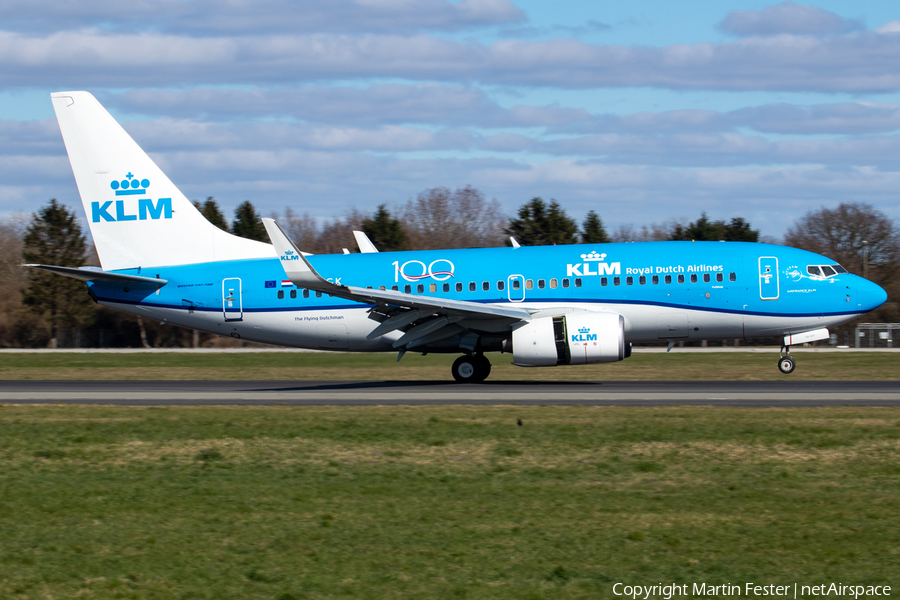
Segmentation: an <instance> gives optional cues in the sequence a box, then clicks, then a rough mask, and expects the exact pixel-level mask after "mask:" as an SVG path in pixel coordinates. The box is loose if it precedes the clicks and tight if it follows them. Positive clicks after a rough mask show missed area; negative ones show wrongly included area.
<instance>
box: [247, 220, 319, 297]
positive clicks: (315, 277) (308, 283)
mask: <svg viewBox="0 0 900 600" xmlns="http://www.w3.org/2000/svg"><path fill="white" fill-rule="evenodd" d="M262 222H263V225H265V227H266V232H267V233H268V234H269V239H270V240H272V245H274V246H275V252H276V253H277V254H278V258H280V259H281V266H282V267H283V268H284V274H285V275H287V276H288V279H290V280H291V282H293V284H294V285H296V286H297V287H299V288H309V289H321V287H322V285H323V284H324V285H325V286H329V285H333V284H330V283H328V282H327V281H326V280H325V279H324V278H323V277H322V276H321V275H319V274H318V273H316V270H315V269H314V268H313V266H312V265H311V264H309V261H308V260H306V257H305V256H304V255H303V253H302V252H300V250H298V249H297V246H295V245H294V242H292V241H291V240H290V238H288V236H287V235H285V233H284V231H282V229H281V227H280V226H279V225H278V223H276V222H275V219H268V218H263V220H262Z"/></svg>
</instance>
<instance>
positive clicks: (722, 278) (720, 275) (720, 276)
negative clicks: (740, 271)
mask: <svg viewBox="0 0 900 600" xmlns="http://www.w3.org/2000/svg"><path fill="white" fill-rule="evenodd" d="M716 281H718V282H719V283H722V282H723V281H725V275H724V274H723V273H716Z"/></svg>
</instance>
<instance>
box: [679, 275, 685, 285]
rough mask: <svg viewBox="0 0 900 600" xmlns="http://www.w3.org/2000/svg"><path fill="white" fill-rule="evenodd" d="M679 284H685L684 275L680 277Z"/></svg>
mask: <svg viewBox="0 0 900 600" xmlns="http://www.w3.org/2000/svg"><path fill="white" fill-rule="evenodd" d="M678 283H684V275H679V276H678Z"/></svg>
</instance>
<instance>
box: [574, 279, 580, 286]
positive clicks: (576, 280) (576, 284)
mask: <svg viewBox="0 0 900 600" xmlns="http://www.w3.org/2000/svg"><path fill="white" fill-rule="evenodd" d="M575 287H581V277H576V278H575Z"/></svg>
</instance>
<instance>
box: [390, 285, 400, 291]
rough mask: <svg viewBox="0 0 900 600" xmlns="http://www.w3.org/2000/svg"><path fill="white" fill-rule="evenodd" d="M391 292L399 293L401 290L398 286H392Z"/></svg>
mask: <svg viewBox="0 0 900 600" xmlns="http://www.w3.org/2000/svg"><path fill="white" fill-rule="evenodd" d="M391 290H392V291H394V292H399V291H400V288H399V287H398V286H396V285H392V286H391Z"/></svg>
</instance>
